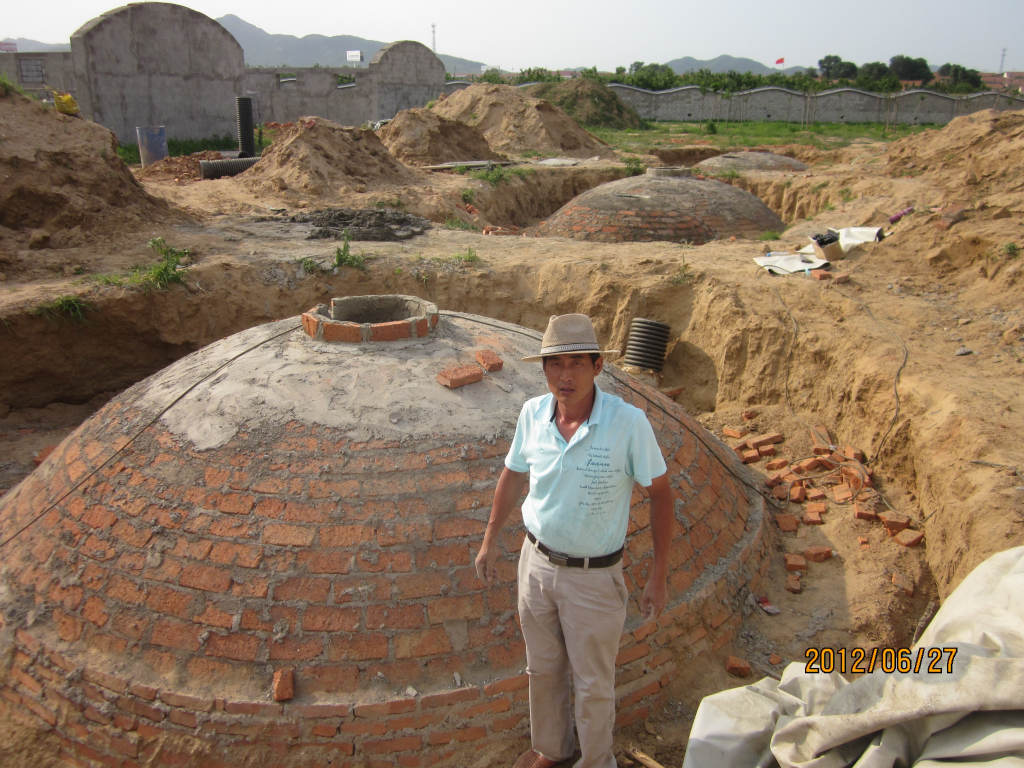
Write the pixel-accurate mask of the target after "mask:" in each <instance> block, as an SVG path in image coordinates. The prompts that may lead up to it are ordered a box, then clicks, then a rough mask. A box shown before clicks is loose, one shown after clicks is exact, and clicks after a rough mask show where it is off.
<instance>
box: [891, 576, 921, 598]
mask: <svg viewBox="0 0 1024 768" xmlns="http://www.w3.org/2000/svg"><path fill="white" fill-rule="evenodd" d="M891 579H892V583H893V584H894V585H895V587H896V588H897V589H898V590H900V591H901V592H903V593H904V594H906V595H910V596H913V594H914V586H915V585H914V580H913V579H912V578H910V577H909V576H906V575H904V574H902V573H899V572H895V573H893V575H892V577H891Z"/></svg>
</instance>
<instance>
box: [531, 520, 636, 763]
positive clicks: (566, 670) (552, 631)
mask: <svg viewBox="0 0 1024 768" xmlns="http://www.w3.org/2000/svg"><path fill="white" fill-rule="evenodd" d="M627 598H628V593H627V591H626V585H625V582H624V581H623V578H622V563H621V561H620V562H618V563H616V564H615V565H613V566H610V567H608V568H593V569H583V568H567V567H562V566H557V565H553V564H552V563H551V562H549V561H548V559H547V558H546V557H544V555H542V554H541V553H540V552H538V551H537V549H536V547H535V546H534V545H533V544H531V543H530V540H529V539H526V540H524V542H523V549H522V551H521V552H520V555H519V619H520V622H521V624H522V627H523V638H524V639H525V640H526V672H527V674H528V675H529V680H530V735H531V738H532V742H533V748H534V749H535V750H536V751H537V752H540V753H541V754H542V755H544V756H545V757H547V758H549V759H552V760H559V759H562V760H564V759H566V758H568V757H569V756H570V755H572V753H573V748H574V740H573V732H572V711H571V709H570V705H569V689H570V679H571V683H572V688H573V689H574V690H575V694H576V707H575V709H576V731H577V734H578V736H579V745H580V751H581V752H582V757H581V758H580V759H579V761H577V763H576V765H575V768H615V767H616V763H615V755H614V753H613V752H612V729H613V728H614V726H615V656H616V654H617V653H618V650H619V638H620V637H621V636H622V627H623V625H624V624H625V621H626V600H627ZM570 676H571V677H570Z"/></svg>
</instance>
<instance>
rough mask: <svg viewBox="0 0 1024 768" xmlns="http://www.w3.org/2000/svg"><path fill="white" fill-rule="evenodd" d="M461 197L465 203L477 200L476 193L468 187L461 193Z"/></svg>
mask: <svg viewBox="0 0 1024 768" xmlns="http://www.w3.org/2000/svg"><path fill="white" fill-rule="evenodd" d="M459 197H461V198H462V202H464V203H472V202H473V201H474V200H475V199H476V193H475V192H474V191H473V190H472V189H470V188H469V187H466V188H465V189H464V190H462V192H460V193H459Z"/></svg>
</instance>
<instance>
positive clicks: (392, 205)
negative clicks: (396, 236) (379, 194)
mask: <svg viewBox="0 0 1024 768" xmlns="http://www.w3.org/2000/svg"><path fill="white" fill-rule="evenodd" d="M373 207H374V208H376V209H377V210H379V211H382V210H385V209H391V210H393V211H404V210H405V203H403V202H402V198H400V197H396V198H395V199H394V200H378V201H377V202H375V203H374V204H373Z"/></svg>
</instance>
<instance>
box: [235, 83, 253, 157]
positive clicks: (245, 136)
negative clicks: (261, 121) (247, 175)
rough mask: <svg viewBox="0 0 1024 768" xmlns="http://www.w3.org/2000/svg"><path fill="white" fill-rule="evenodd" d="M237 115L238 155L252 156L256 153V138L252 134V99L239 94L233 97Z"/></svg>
mask: <svg viewBox="0 0 1024 768" xmlns="http://www.w3.org/2000/svg"><path fill="white" fill-rule="evenodd" d="M235 112H236V113H237V115H238V156H239V157H252V156H254V155H255V154H256V140H255V139H254V138H253V135H252V128H253V125H252V99H251V98H249V97H248V96H239V97H238V98H236V99H235Z"/></svg>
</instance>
